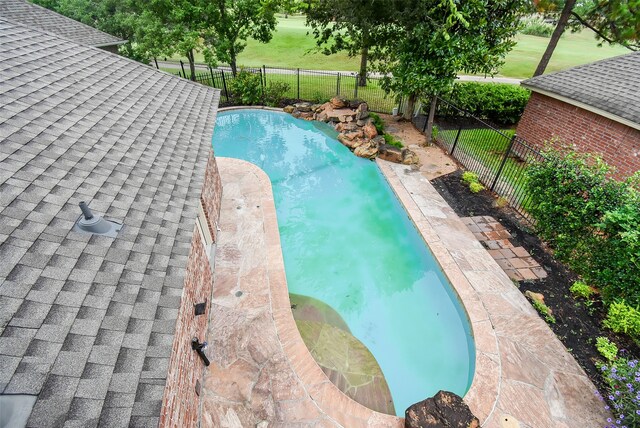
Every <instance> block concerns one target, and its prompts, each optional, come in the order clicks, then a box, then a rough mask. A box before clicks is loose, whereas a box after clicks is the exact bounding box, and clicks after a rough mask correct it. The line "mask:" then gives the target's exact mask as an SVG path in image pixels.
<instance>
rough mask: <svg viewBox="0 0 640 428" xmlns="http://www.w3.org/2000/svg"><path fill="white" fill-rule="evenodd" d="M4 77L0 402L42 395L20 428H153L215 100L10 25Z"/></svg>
mask: <svg viewBox="0 0 640 428" xmlns="http://www.w3.org/2000/svg"><path fill="white" fill-rule="evenodd" d="M6 3H7V0H0V4H6ZM0 62H2V64H3V72H2V73H0V88H2V90H1V91H0V106H7V108H0V138H2V141H3V143H2V145H1V147H0V258H1V259H2V261H3V263H1V264H0V361H2V362H4V363H5V364H4V365H3V367H2V370H0V388H9V387H10V390H11V391H19V390H20V391H22V392H24V391H25V390H28V391H32V392H34V393H37V390H39V389H41V390H42V392H41V393H40V395H39V397H38V400H37V402H36V405H35V407H34V410H33V412H32V415H31V418H30V420H29V423H28V426H38V427H39V426H92V425H93V424H94V423H95V421H96V418H98V417H99V419H98V420H99V421H100V424H101V425H103V426H128V425H132V426H133V425H140V426H145V425H147V424H152V425H153V424H155V426H157V423H158V416H159V411H160V410H159V409H160V405H161V399H162V391H163V390H164V385H165V382H166V376H167V369H168V361H169V358H168V357H169V355H170V353H171V341H172V338H173V334H174V330H175V325H176V317H177V315H178V308H179V303H180V296H181V292H182V287H183V279H184V270H185V267H186V266H185V264H186V256H187V254H188V251H189V248H190V244H191V237H192V231H193V227H194V223H195V213H196V210H195V207H197V204H198V200H199V197H200V189H201V188H202V178H203V176H204V169H205V166H206V163H207V159H208V156H209V152H210V149H211V134H212V130H213V124H214V122H215V110H216V105H217V100H218V92H217V91H216V90H214V89H212V88H207V87H204V86H201V85H197V84H194V83H192V82H188V81H185V80H182V79H179V78H177V77H174V76H170V75H168V74H165V73H162V72H158V71H156V70H153V69H151V68H150V67H147V66H144V65H141V64H138V63H135V62H133V61H130V60H127V59H124V58H119V57H117V56H114V55H111V54H109V53H106V52H103V51H101V50H99V49H94V48H91V47H86V46H79V45H78V44H75V43H73V42H70V41H68V40H65V39H63V38H60V37H57V36H55V35H52V34H49V33H45V32H42V31H38V30H34V29H30V28H27V27H25V26H22V25H18V24H16V23H13V22H10V21H8V20H7V19H6V15H5V14H4V13H2V14H0ZM44 65H46V66H44ZM5 88H6V89H5ZM169 103H170V104H169ZM168 105H170V106H171V108H168ZM81 200H85V201H86V202H87V203H89V205H90V206H91V207H92V208H93V209H94V211H95V212H97V213H99V214H104V213H107V214H108V216H109V215H110V216H113V217H116V218H117V219H119V220H122V221H123V222H124V224H125V227H124V229H123V230H122V232H121V234H120V235H119V236H118V238H117V239H113V238H106V237H100V236H89V235H86V234H82V233H78V232H73V231H71V227H72V225H73V222H75V221H76V220H77V219H78V217H79V215H80V212H79V209H78V206H77V204H78V202H80V201H81ZM134 204H135V206H134ZM7 277H8V278H7ZM152 333H153V334H152ZM141 385H142V386H141ZM102 400H104V402H103V401H102ZM134 408H135V412H133V410H134ZM111 409H115V410H113V411H112V410H111ZM98 410H100V411H99V412H98ZM132 412H133V413H134V415H133V417H132ZM83 423H84V425H83Z"/></svg>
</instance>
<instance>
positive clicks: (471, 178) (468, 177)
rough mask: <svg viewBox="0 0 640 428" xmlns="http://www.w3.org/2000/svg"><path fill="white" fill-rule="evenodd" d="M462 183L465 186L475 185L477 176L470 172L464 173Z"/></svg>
mask: <svg viewBox="0 0 640 428" xmlns="http://www.w3.org/2000/svg"><path fill="white" fill-rule="evenodd" d="M462 181H464V182H465V183H467V184H471V183H477V182H478V174H476V173H475V172H471V171H465V172H463V173H462Z"/></svg>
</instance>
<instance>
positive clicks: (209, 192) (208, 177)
mask: <svg viewBox="0 0 640 428" xmlns="http://www.w3.org/2000/svg"><path fill="white" fill-rule="evenodd" d="M221 198H222V182H221V181H220V174H219V173H218V164H217V163H216V159H215V157H214V156H213V151H212V152H211V153H210V154H209V162H208V163H207V170H206V173H205V176H204V185H203V187H202V196H201V200H202V206H203V207H204V213H205V215H206V216H207V222H208V224H209V231H210V232H211V236H212V237H213V240H214V241H216V240H217V239H216V236H217V233H218V231H217V230H216V226H217V224H218V218H219V217H220V199H221Z"/></svg>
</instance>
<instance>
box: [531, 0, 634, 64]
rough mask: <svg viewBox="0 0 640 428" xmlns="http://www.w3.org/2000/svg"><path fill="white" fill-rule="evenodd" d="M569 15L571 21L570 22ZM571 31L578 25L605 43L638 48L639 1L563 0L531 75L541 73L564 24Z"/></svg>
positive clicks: (549, 58)
mask: <svg viewBox="0 0 640 428" xmlns="http://www.w3.org/2000/svg"><path fill="white" fill-rule="evenodd" d="M571 17H573V18H574V19H575V22H573V23H570V21H569V19H570V18H571ZM568 25H569V26H571V28H573V30H574V31H575V30H577V29H581V28H582V26H585V27H587V28H590V29H592V30H593V31H594V32H595V33H596V38H597V39H599V40H602V41H606V42H608V43H618V44H621V45H623V46H626V47H627V48H629V49H630V50H637V49H640V1H639V0H583V1H581V2H579V3H576V0H566V2H565V4H564V7H563V8H562V13H561V14H560V18H559V19H558V23H557V25H556V28H555V30H554V31H553V34H552V35H551V39H550V40H549V44H548V45H547V48H546V50H545V52H544V54H543V55H542V58H541V59H540V63H538V67H536V71H535V72H534V73H533V75H534V76H539V75H541V74H543V73H544V71H545V70H546V68H547V65H548V64H549V61H550V60H551V56H552V55H553V52H554V50H555V48H556V46H557V45H558V41H559V40H560V37H561V36H562V34H563V33H564V30H565V28H566V27H567V26H568Z"/></svg>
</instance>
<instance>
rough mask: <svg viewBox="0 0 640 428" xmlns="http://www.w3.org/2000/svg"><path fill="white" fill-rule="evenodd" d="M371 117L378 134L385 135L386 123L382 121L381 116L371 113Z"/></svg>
mask: <svg viewBox="0 0 640 428" xmlns="http://www.w3.org/2000/svg"><path fill="white" fill-rule="evenodd" d="M369 117H370V118H371V119H372V120H373V125H374V126H375V127H376V130H377V131H378V134H380V135H382V134H384V122H383V121H382V119H381V118H380V116H378V115H377V114H375V113H369Z"/></svg>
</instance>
